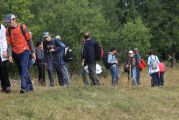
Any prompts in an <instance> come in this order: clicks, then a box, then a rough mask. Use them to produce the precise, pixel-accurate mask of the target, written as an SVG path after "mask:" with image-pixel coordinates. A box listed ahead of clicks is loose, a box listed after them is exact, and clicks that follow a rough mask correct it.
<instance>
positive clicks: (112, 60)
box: [108, 52, 117, 65]
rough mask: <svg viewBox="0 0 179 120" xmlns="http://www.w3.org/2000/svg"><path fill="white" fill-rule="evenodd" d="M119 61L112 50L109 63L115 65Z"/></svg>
mask: <svg viewBox="0 0 179 120" xmlns="http://www.w3.org/2000/svg"><path fill="white" fill-rule="evenodd" d="M116 61H117V58H116V56H115V55H113V54H112V53H111V52H109V54H108V63H109V64H111V65H113V64H115V62H116Z"/></svg>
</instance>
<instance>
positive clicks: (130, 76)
mask: <svg viewBox="0 0 179 120" xmlns="http://www.w3.org/2000/svg"><path fill="white" fill-rule="evenodd" d="M131 70H132V69H131V65H130V66H129V79H128V89H129V90H130V80H131V78H132V75H131V73H132V71H131Z"/></svg>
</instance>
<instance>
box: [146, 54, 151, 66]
mask: <svg viewBox="0 0 179 120" xmlns="http://www.w3.org/2000/svg"><path fill="white" fill-rule="evenodd" d="M150 62H151V58H150V56H149V57H148V61H147V65H148V66H150Z"/></svg>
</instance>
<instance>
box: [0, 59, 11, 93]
mask: <svg viewBox="0 0 179 120" xmlns="http://www.w3.org/2000/svg"><path fill="white" fill-rule="evenodd" d="M6 63H7V61H3V62H2V61H1V58H0V80H1V86H2V91H4V92H7V93H10V92H11V84H10V81H9V75H8V70H7V65H6Z"/></svg>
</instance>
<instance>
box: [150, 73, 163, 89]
mask: <svg viewBox="0 0 179 120" xmlns="http://www.w3.org/2000/svg"><path fill="white" fill-rule="evenodd" d="M151 77H152V81H151V82H152V86H159V85H160V83H161V82H160V78H159V74H158V72H156V73H152V74H151Z"/></svg>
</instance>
